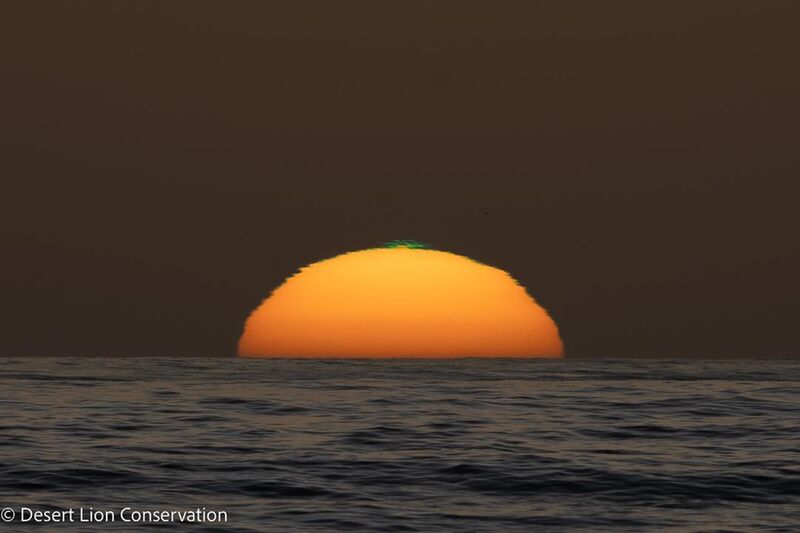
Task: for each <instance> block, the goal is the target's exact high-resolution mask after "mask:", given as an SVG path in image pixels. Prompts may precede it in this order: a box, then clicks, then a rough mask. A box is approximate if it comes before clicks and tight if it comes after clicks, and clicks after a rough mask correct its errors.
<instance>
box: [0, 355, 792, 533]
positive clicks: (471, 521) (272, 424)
mask: <svg viewBox="0 0 800 533" xmlns="http://www.w3.org/2000/svg"><path fill="white" fill-rule="evenodd" d="M0 508H5V509H3V517H2V518H3V520H4V521H5V522H4V523H0V531H31V530H36V531H112V532H113V531H139V530H142V529H147V530H150V527H146V524H145V523H144V522H147V521H148V520H149V519H151V518H152V514H151V515H148V514H147V512H151V513H154V512H157V513H161V512H164V511H166V512H167V513H171V514H168V515H166V516H164V515H159V516H161V518H159V521H158V522H157V523H156V525H157V529H156V530H182V531H242V532H243V531H253V532H265V531H269V532H275V531H301V532H302V531H345V530H356V531H421V532H432V531H501V532H506V531H586V532H597V531H785V532H797V531H800V361H794V362H793V361H787V360H762V361H734V360H728V361H665V360H571V359H566V360H560V361H552V360H513V359H502V360H486V359H464V360H449V361H430V360H423V361H408V360H405V361H404V360H383V361H355V360H328V361H323V360H236V359H223V358H219V359H211V358H208V359H200V358H191V359H190V358H186V359H177V358H173V359H161V358H106V359H101V358H5V359H0ZM25 509H27V511H26V510H25ZM70 509H71V510H72V520H68V519H67V518H68V517H69V511H70ZM9 511H10V512H9ZM37 511H38V512H39V513H40V515H39V517H40V520H38V521H37V520H34V519H33V518H32V513H34V512H37ZM59 511H60V512H61V513H62V516H61V518H60V521H56V520H54V519H53V516H57V515H58V512H59ZM189 511H192V512H193V513H194V514H193V515H192V514H186V513H189ZM223 512H224V513H226V517H225V518H226V519H225V520H223V519H222V518H221V517H222V513H223ZM48 513H49V514H48ZM80 513H82V516H81V514H80ZM137 513H138V514H137ZM180 513H183V514H180ZM215 513H216V514H215ZM26 516H27V517H28V519H27V520H25V517H26ZM45 516H50V518H51V520H50V521H49V522H47V521H45V519H44V517H45ZM82 518H83V519H85V518H89V519H91V520H92V521H84V522H80V520H81V519H82ZM95 519H96V520H95ZM181 520H184V521H183V522H181Z"/></svg>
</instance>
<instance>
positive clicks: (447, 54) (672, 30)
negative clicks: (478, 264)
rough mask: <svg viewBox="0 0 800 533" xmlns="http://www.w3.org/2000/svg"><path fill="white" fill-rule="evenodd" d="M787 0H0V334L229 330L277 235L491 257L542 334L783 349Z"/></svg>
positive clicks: (159, 340)
mask: <svg viewBox="0 0 800 533" xmlns="http://www.w3.org/2000/svg"><path fill="white" fill-rule="evenodd" d="M798 20H800V5H799V4H798V3H796V2H790V1H773V2H754V1H745V2H735V1H718V2H713V1H712V2H673V1H670V2H666V1H664V2H563V1H553V2H543V3H539V2H530V1H524V2H499V3H498V2H474V3H473V2H464V1H436V2H430V1H425V2H423V1H420V2H412V1H409V0H403V1H402V2H401V1H398V2H374V1H365V2H346V1H342V2H313V3H310V2H309V3H305V2H274V3H267V2H201V1H185V2H178V1H176V2H160V1H154V2H147V1H131V2H124V1H115V2H108V1H105V0H98V1H91V2H90V1H78V0H76V1H70V2H63V1H54V2H37V1H19V2H4V3H3V5H2V6H0V73H1V75H2V77H1V79H2V82H1V84H0V120H1V122H0V132H2V138H0V232H2V237H1V238H2V256H1V257H0V260H1V262H0V269H2V270H0V273H1V276H0V279H1V280H2V281H0V310H1V312H2V314H1V315H0V318H1V319H2V320H0V354H6V355H13V354H70V355H72V354H74V355H77V354H88V355H105V354H110V355H118V354H165V355H184V354H185V355H197V354H206V355H208V354H232V353H234V350H235V343H236V340H237V339H238V336H239V335H240V333H241V328H242V324H243V321H244V319H245V317H246V316H247V314H248V313H249V312H250V311H251V309H252V308H253V307H255V306H256V305H257V304H258V302H259V301H260V300H261V299H262V298H263V297H264V296H266V294H267V293H268V292H269V291H270V290H271V289H273V288H274V287H275V286H276V285H278V284H279V283H280V282H281V281H283V279H284V278H286V277H287V276H289V275H290V274H292V273H293V272H294V271H295V270H296V269H297V268H298V267H300V266H302V265H303V264H305V263H308V262H311V261H314V260H318V259H322V258H325V257H329V256H332V255H335V254H337V253H340V252H344V251H348V250H354V249H360V248H366V247H370V246H373V245H376V244H379V243H381V242H383V241H388V240H392V239H400V238H409V239H419V240H422V241H425V242H427V243H430V244H432V245H433V246H434V247H436V248H440V249H444V250H449V251H453V252H456V253H461V254H464V255H468V256H470V257H473V258H475V259H478V260H480V261H482V262H486V263H489V264H491V265H494V266H497V267H500V268H503V269H504V270H507V271H508V272H510V273H511V274H512V275H514V276H515V277H516V278H517V279H519V280H520V281H521V282H522V283H523V284H524V285H525V286H526V287H527V288H528V289H529V291H530V292H531V294H533V295H534V296H535V297H536V298H537V300H539V301H540V302H541V303H542V304H543V305H544V306H545V307H546V308H547V309H548V310H549V311H550V312H551V314H552V315H553V317H554V318H555V320H556V321H557V322H558V324H559V325H560V327H561V330H562V335H563V337H564V341H565V345H566V349H567V353H568V354H569V355H586V356H590V355H599V356H610V355H623V356H630V355H712V356H720V355H751V356H754V357H763V356H766V355H795V356H800V334H798V322H799V320H800V312H798V300H800V290H798V288H799V287H800V283H798V277H797V273H798V271H800V249H799V245H798V238H797V232H798V228H800V215H798V209H797V204H798V192H800V186H799V185H798V178H799V177H800V142H799V141H798V124H800V96H799V95H800V68H798V58H800V39H798V36H797V21H798Z"/></svg>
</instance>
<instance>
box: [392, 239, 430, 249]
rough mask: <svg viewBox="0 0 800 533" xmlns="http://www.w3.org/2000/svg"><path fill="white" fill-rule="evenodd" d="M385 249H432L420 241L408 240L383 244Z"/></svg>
mask: <svg viewBox="0 0 800 533" xmlns="http://www.w3.org/2000/svg"><path fill="white" fill-rule="evenodd" d="M383 248H417V249H420V248H422V249H425V248H430V246H428V245H427V244H425V243H424V242H420V241H414V240H408V239H399V240H395V241H389V242H385V243H383Z"/></svg>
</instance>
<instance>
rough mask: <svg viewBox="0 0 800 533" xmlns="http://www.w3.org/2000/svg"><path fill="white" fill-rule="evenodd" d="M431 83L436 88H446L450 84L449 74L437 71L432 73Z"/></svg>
mask: <svg viewBox="0 0 800 533" xmlns="http://www.w3.org/2000/svg"><path fill="white" fill-rule="evenodd" d="M433 85H434V87H436V88H437V89H446V88H447V87H448V86H449V85H450V75H449V74H447V73H446V72H437V73H436V74H434V75H433Z"/></svg>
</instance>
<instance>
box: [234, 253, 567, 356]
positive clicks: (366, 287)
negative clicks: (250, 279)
mask: <svg viewBox="0 0 800 533" xmlns="http://www.w3.org/2000/svg"><path fill="white" fill-rule="evenodd" d="M238 353H239V355H240V356H247V357H442V358H445V357H561V356H562V355H563V345H562V342H561V338H560V337H559V333H558V328H557V327H556V325H555V322H553V320H552V319H551V318H550V316H549V315H548V314H547V312H546V311H545V310H544V309H543V308H542V307H541V306H540V305H539V304H537V303H536V301H534V299H533V298H531V297H530V295H528V293H527V292H526V291H525V288H524V287H522V286H521V285H519V284H518V283H517V282H516V281H515V280H514V279H513V278H512V277H511V276H509V275H508V274H507V273H506V272H504V271H502V270H500V269H497V268H494V267H490V266H487V265H484V264H482V263H479V262H477V261H474V260H472V259H469V258H467V257H463V256H460V255H456V254H452V253H449V252H443V251H438V250H429V249H424V248H420V247H418V246H417V245H416V244H415V243H403V244H401V245H399V246H393V247H386V248H376V249H368V250H361V251H357V252H350V253H346V254H343V255H339V256H337V257H333V258H331V259H326V260H324V261H320V262H318V263H314V264H312V265H310V266H307V267H305V268H303V269H301V270H300V272H298V273H297V274H295V275H294V276H292V277H290V278H289V279H288V280H287V281H286V282H285V283H283V284H282V285H281V286H280V287H278V288H277V289H276V290H275V291H274V292H273V293H272V295H270V296H269V297H268V298H267V299H266V300H264V302H263V303H262V304H261V305H260V306H259V307H258V308H257V309H256V310H255V311H253V313H252V314H251V315H250V317H249V318H248V319H247V322H246V324H245V328H244V333H243V334H242V337H241V339H240V340H239V349H238Z"/></svg>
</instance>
